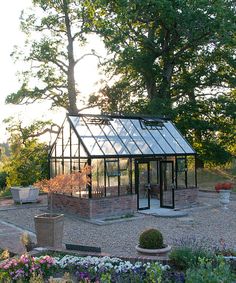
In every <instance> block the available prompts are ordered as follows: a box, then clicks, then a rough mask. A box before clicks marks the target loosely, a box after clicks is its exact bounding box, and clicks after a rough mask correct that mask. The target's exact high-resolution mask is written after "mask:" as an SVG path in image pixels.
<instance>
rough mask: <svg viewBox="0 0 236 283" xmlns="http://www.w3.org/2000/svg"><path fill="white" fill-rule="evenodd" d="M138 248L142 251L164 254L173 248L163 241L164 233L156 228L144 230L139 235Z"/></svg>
mask: <svg viewBox="0 0 236 283" xmlns="http://www.w3.org/2000/svg"><path fill="white" fill-rule="evenodd" d="M135 248H136V250H137V251H138V252H140V253H145V254H152V255H157V254H161V255H164V254H166V253H168V252H169V251H170V250H171V247H170V246H169V245H166V244H164V243H163V236H162V233H161V232H160V231H159V230H157V229H154V228H151V229H147V230H145V231H143V232H142V233H141V234H140V236H139V245H137V246H136V247H135Z"/></svg>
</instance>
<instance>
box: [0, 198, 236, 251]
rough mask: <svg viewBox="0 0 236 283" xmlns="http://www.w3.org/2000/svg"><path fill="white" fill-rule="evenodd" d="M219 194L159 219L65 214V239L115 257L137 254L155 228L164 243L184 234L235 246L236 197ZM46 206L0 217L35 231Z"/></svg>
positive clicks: (0, 213)
mask: <svg viewBox="0 0 236 283" xmlns="http://www.w3.org/2000/svg"><path fill="white" fill-rule="evenodd" d="M217 197H218V195H216V194H208V193H200V196H199V205H198V206H196V207H194V208H192V209H188V210H186V211H187V212H188V216H187V217H182V218H160V217H154V216H150V215H142V214H139V213H137V215H138V216H139V217H137V218H132V220H129V221H125V220H124V221H122V222H116V223H112V224H108V225H102V226H101V225H96V224H92V223H88V222H85V221H82V220H78V219H77V218H76V217H75V216H68V215H67V216H66V217H65V227H64V239H63V240H64V242H67V243H69V242H72V243H76V244H81V245H91V246H97V247H101V248H102V251H103V252H105V253H109V254H111V255H115V256H135V255H137V254H136V251H135V245H136V244H137V242H138V236H139V234H140V232H141V231H143V230H144V229H146V228H150V227H154V228H158V229H160V231H161V232H162V233H163V236H164V239H165V242H166V243H168V244H173V243H174V242H175V241H176V240H180V239H181V238H185V237H196V238H197V239H200V240H201V241H202V243H203V244H207V245H210V246H215V245H217V244H218V243H219V241H220V239H224V240H225V242H226V244H227V245H228V246H229V247H231V248H235V249H236V200H235V199H233V200H231V202H230V204H229V206H228V207H229V209H228V210H224V209H222V208H221V207H220V206H219V204H218V198H217ZM44 209H45V208H43V207H37V206H36V207H32V206H30V207H26V208H21V209H7V210H0V219H1V220H3V221H7V222H10V223H12V224H15V225H17V226H19V227H21V228H23V229H26V230H29V231H34V221H33V217H34V215H37V214H40V213H42V210H44Z"/></svg>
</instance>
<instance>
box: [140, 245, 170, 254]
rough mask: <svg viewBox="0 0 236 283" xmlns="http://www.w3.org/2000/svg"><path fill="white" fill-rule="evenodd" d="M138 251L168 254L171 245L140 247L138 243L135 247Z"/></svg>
mask: <svg viewBox="0 0 236 283" xmlns="http://www.w3.org/2000/svg"><path fill="white" fill-rule="evenodd" d="M135 249H136V251H138V252H139V253H143V254H150V255H164V254H167V253H168V252H169V251H170V250H171V246H169V245H166V246H165V247H164V248H162V249H144V248H140V247H139V246H138V245H137V246H136V247H135Z"/></svg>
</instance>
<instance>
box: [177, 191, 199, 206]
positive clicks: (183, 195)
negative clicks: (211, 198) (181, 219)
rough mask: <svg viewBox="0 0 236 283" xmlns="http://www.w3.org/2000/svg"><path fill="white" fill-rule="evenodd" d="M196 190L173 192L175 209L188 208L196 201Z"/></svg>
mask: <svg viewBox="0 0 236 283" xmlns="http://www.w3.org/2000/svg"><path fill="white" fill-rule="evenodd" d="M197 198H198V188H189V189H177V190H175V207H176V208H181V207H189V206H191V205H192V204H193V203H195V202H196V201H197Z"/></svg>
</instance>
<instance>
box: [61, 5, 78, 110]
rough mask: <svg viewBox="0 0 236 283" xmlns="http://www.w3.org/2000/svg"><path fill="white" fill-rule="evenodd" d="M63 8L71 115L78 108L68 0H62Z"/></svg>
mask: <svg viewBox="0 0 236 283" xmlns="http://www.w3.org/2000/svg"><path fill="white" fill-rule="evenodd" d="M63 10H64V13H65V24H66V34H67V39H68V46H67V51H68V61H69V65H68V73H67V83H68V100H69V107H68V111H69V114H71V115H76V114H78V108H77V105H76V102H77V93H76V87H75V74H74V71H75V58H74V46H73V43H74V40H73V37H72V35H71V24H70V18H69V11H68V1H67V0H63Z"/></svg>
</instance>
